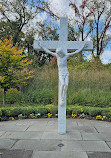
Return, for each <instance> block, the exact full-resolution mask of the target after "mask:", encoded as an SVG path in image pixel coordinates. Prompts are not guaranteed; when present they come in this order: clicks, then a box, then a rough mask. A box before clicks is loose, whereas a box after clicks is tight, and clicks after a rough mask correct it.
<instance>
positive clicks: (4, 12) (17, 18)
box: [0, 0, 37, 45]
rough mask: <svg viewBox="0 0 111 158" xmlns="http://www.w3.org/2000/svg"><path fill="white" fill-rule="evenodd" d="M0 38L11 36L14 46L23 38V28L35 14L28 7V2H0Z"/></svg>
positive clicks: (4, 0)
mask: <svg viewBox="0 0 111 158" xmlns="http://www.w3.org/2000/svg"><path fill="white" fill-rule="evenodd" d="M0 14H1V20H0V38H1V39H3V38H9V37H10V35H11V36H13V43H14V45H15V44H16V43H17V42H18V43H20V42H21V38H23V37H24V33H23V27H24V26H25V25H26V24H28V23H29V21H30V20H31V19H33V18H34V17H35V16H36V14H37V12H36V11H35V10H34V9H33V8H32V6H30V5H28V0H7V1H6V0H1V1H0Z"/></svg>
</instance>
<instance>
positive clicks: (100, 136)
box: [81, 132, 111, 141]
mask: <svg viewBox="0 0 111 158" xmlns="http://www.w3.org/2000/svg"><path fill="white" fill-rule="evenodd" d="M81 134H82V138H83V140H95V141H97V140H101V141H111V133H107V134H106V133H86V132H82V133H81Z"/></svg>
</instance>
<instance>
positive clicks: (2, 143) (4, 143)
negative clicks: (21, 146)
mask: <svg viewBox="0 0 111 158" xmlns="http://www.w3.org/2000/svg"><path fill="white" fill-rule="evenodd" d="M15 143H16V140H11V139H0V149H10V148H11V147H12V146H13V145H14V144H15Z"/></svg>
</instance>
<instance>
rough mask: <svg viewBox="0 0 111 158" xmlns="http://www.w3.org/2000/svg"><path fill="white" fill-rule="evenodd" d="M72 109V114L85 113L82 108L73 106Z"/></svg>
mask: <svg viewBox="0 0 111 158" xmlns="http://www.w3.org/2000/svg"><path fill="white" fill-rule="evenodd" d="M71 109H72V113H73V114H77V115H78V114H81V113H82V112H83V109H82V106H78V105H77V106H72V107H71Z"/></svg>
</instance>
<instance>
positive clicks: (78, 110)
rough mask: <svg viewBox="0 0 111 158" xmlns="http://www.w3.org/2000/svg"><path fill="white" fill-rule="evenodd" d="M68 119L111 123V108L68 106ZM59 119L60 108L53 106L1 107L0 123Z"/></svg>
mask: <svg viewBox="0 0 111 158" xmlns="http://www.w3.org/2000/svg"><path fill="white" fill-rule="evenodd" d="M66 114H67V115H66V117H67V118H72V119H77V118H79V119H89V120H91V119H93V120H102V121H111V108H98V107H86V106H77V105H76V106H74V105H73V106H68V107H67V108H66ZM56 117H58V107H57V106H54V105H52V104H49V105H46V106H16V107H1V108H0V121H6V120H15V119H26V118H30V119H38V118H56Z"/></svg>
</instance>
